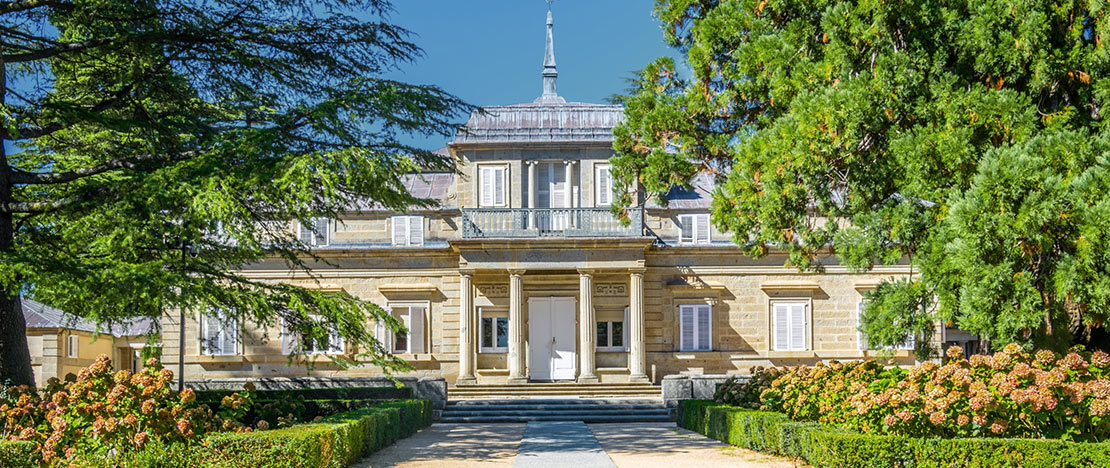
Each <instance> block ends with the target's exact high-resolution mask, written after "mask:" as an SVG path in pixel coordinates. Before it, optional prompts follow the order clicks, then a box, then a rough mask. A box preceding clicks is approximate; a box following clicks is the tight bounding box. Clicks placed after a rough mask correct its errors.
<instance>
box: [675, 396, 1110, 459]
mask: <svg viewBox="0 0 1110 468" xmlns="http://www.w3.org/2000/svg"><path fill="white" fill-rule="evenodd" d="M678 425H679V426H681V427H684V428H687V429H690V430H692V431H695V432H699V433H701V434H705V435H706V436H708V437H711V438H713V439H717V440H719V441H722V442H726V443H728V444H730V445H736V446H739V447H744V448H748V449H752V450H757V451H761V452H770V453H775V454H779V455H787V456H792V457H801V458H804V459H805V460H806V461H807V462H809V463H811V464H813V465H814V466H819V467H865V468H866V467H874V468H888V467H892V466H900V467H905V468H942V467H943V468H954V467H974V468H980V467H981V468H987V467H1006V468H1063V467H1077V466H1110V443H1107V442H1099V443H1092V442H1069V441H1063V440H1046V439H992V438H983V439H938V438H913V437H898V436H884V435H870V434H859V433H855V432H851V431H847V430H844V429H838V428H830V427H826V426H822V425H820V424H816V423H800V422H793V421H791V420H789V419H787V418H786V416H784V415H782V414H780V413H772V412H766V411H753V410H746V409H743V408H737V407H733V406H727V405H721V404H718V403H714V402H712V401H696V400H686V401H680V402H679V405H678Z"/></svg>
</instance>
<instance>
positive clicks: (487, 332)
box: [482, 318, 493, 348]
mask: <svg viewBox="0 0 1110 468" xmlns="http://www.w3.org/2000/svg"><path fill="white" fill-rule="evenodd" d="M482 347H483V348H492V347H493V319H491V318H483V319H482Z"/></svg>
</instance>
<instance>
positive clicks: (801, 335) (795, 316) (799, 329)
mask: <svg viewBox="0 0 1110 468" xmlns="http://www.w3.org/2000/svg"><path fill="white" fill-rule="evenodd" d="M790 349H791V350H793V351H804V350H805V349H806V306H805V304H793V305H791V307H790Z"/></svg>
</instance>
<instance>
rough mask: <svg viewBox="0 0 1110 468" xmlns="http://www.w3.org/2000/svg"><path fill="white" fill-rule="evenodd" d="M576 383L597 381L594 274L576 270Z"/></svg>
mask: <svg viewBox="0 0 1110 468" xmlns="http://www.w3.org/2000/svg"><path fill="white" fill-rule="evenodd" d="M578 324H579V329H578V333H579V339H578V356H579V361H578V362H579V365H578V383H597V382H598V379H597V375H596V373H595V365H594V352H595V349H594V348H595V344H596V341H597V328H596V325H595V324H594V276H593V272H592V271H590V270H578Z"/></svg>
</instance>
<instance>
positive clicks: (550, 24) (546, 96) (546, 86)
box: [536, 1, 566, 103]
mask: <svg viewBox="0 0 1110 468" xmlns="http://www.w3.org/2000/svg"><path fill="white" fill-rule="evenodd" d="M554 25H555V22H554V21H552V19H551V1H548V2H547V50H546V51H545V53H544V56H543V95H542V96H540V98H539V99H536V102H539V103H564V102H566V100H565V99H563V98H561V97H559V94H558V93H556V92H555V79H556V78H558V77H559V72H558V71H556V70H555V39H554V34H553V33H552V30H553V29H554Z"/></svg>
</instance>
